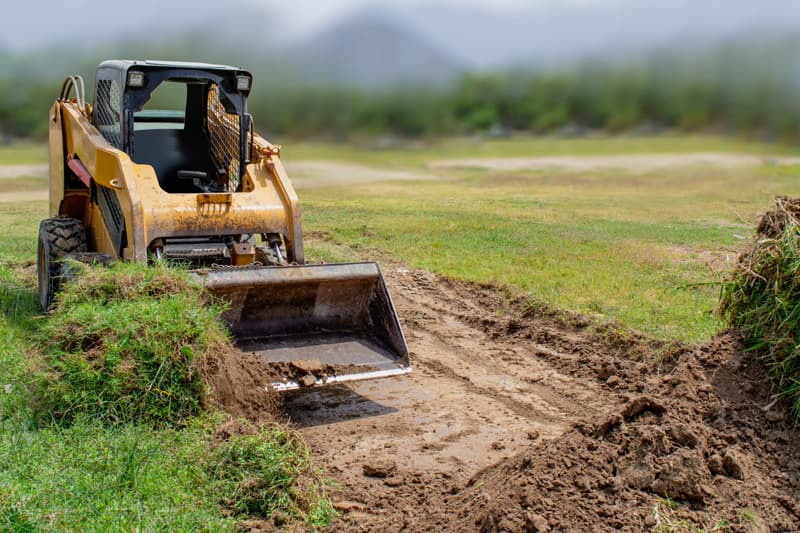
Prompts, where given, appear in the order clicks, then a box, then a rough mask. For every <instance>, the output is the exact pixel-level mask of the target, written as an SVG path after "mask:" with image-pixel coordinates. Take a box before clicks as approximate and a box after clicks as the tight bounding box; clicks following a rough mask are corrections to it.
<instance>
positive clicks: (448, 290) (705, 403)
mask: <svg viewBox="0 0 800 533" xmlns="http://www.w3.org/2000/svg"><path fill="white" fill-rule="evenodd" d="M405 272H406V273H404V274H402V275H399V274H397V273H390V274H389V275H388V278H389V285H390V289H391V290H392V294H393V296H394V297H395V301H396V302H397V304H398V307H399V312H400V316H401V317H402V318H404V319H405V320H406V324H405V326H406V332H407V334H409V344H410V348H411V349H412V351H413V352H414V353H415V356H416V358H415V359H413V360H412V364H415V365H416V366H417V369H418V370H417V372H419V371H420V370H419V369H420V368H421V369H422V372H424V373H426V374H429V375H430V376H431V378H428V377H425V376H423V377H416V378H415V377H414V374H412V377H411V378H410V379H411V380H413V379H420V380H423V379H425V380H428V381H426V382H425V383H427V385H426V387H428V389H427V392H428V394H429V395H431V396H433V397H431V398H429V399H428V400H427V402H428V405H431V406H433V407H432V411H433V412H436V411H443V412H446V413H453V414H451V415H448V416H450V417H451V418H453V417H454V416H455V413H457V411H456V409H455V408H456V407H458V406H453V405H450V404H447V403H444V402H440V401H439V400H438V399H437V398H436V397H435V394H436V391H435V390H432V389H431V388H430V387H431V385H430V383H432V382H433V380H452V381H453V382H454V383H456V384H460V385H461V386H462V387H463V390H464V401H465V402H468V403H470V410H473V411H474V410H478V409H480V404H481V402H486V401H487V400H489V399H492V398H500V399H504V401H505V403H506V404H507V405H509V406H511V407H513V408H514V413H516V414H517V418H518V419H519V420H520V423H521V422H522V421H524V420H525V417H526V416H527V415H530V416H538V415H536V413H534V412H532V411H534V410H535V406H536V405H538V404H531V405H533V406H534V407H528V406H527V404H524V402H523V401H522V400H519V401H517V400H515V401H514V402H511V400H510V396H508V394H511V393H512V392H514V391H513V390H511V391H510V392H509V393H505V392H503V391H502V390H501V389H499V388H498V389H496V390H494V391H488V390H486V389H485V388H482V387H479V386H478V384H477V383H476V382H474V380H475V379H476V378H475V377H474V376H476V373H475V371H474V370H473V371H471V372H470V373H469V374H463V373H460V372H462V370H461V368H460V367H461V366H465V365H473V368H478V367H477V366H474V365H481V368H490V369H495V370H496V371H497V372H498V373H499V372H500V371H501V370H503V369H506V370H503V371H504V372H507V371H508V369H513V372H512V373H506V374H503V375H504V376H505V377H504V378H503V380H504V381H509V380H518V381H519V382H520V383H524V371H525V370H524V369H525V368H528V369H529V372H530V376H531V380H530V381H531V384H530V387H531V388H530V389H529V390H530V391H532V392H531V393H528V394H535V393H536V391H538V390H540V389H541V388H542V387H545V386H549V385H551V384H549V383H547V378H546V376H552V379H554V380H557V381H554V382H553V386H558V383H559V382H563V381H564V380H565V379H566V378H565V376H566V377H568V378H569V379H570V381H569V383H570V387H571V388H572V389H573V390H575V389H578V391H579V390H580V389H582V388H585V389H586V390H587V391H592V393H591V401H590V400H580V401H582V402H585V403H584V404H578V405H576V406H574V407H575V409H576V410H578V411H582V414H581V415H580V416H577V417H575V418H574V419H572V422H571V423H570V424H569V425H568V426H566V428H565V430H563V431H561V432H560V433H558V434H555V435H546V434H542V435H539V434H538V433H537V432H535V431H528V438H527V440H526V439H524V438H523V439H521V440H520V439H518V438H516V437H515V438H513V439H512V438H510V437H507V438H505V439H503V438H499V439H497V440H496V441H495V442H493V443H492V444H491V446H489V443H486V444H487V447H486V449H487V450H488V452H486V456H485V460H486V464H485V466H484V467H483V468H482V469H478V470H476V471H473V472H472V473H471V475H470V477H468V478H466V479H463V480H462V479H461V475H462V473H463V472H465V471H467V470H468V469H467V468H465V467H464V466H458V467H456V468H453V469H452V470H448V468H447V465H444V464H442V465H441V468H440V467H439V464H438V461H441V460H444V459H442V458H443V457H445V456H444V455H442V453H440V450H442V449H444V448H445V447H447V446H450V445H451V444H453V442H454V441H455V439H459V438H461V434H452V436H448V435H447V434H446V435H445V436H444V437H443V438H441V439H440V440H439V441H438V442H436V443H434V444H433V445H429V446H427V447H426V446H423V447H422V448H420V449H419V450H420V451H419V452H417V453H419V454H422V455H428V456H429V457H428V462H427V463H426V462H425V461H424V460H422V459H414V460H413V461H409V460H408V458H406V459H401V458H398V455H397V454H398V453H399V452H398V449H396V448H394V447H389V445H388V444H387V448H388V449H387V452H386V454H385V455H383V456H382V455H381V454H380V453H376V452H375V450H376V449H377V446H376V447H374V448H371V452H370V454H369V455H368V456H367V458H366V459H361V461H362V463H363V464H362V465H357V463H356V461H355V460H353V461H349V460H348V461H349V462H346V461H345V460H344V459H343V458H342V455H343V454H347V453H349V452H346V450H347V449H349V448H352V449H353V450H355V451H354V452H353V454H354V455H352V456H351V457H352V458H353V459H358V458H359V457H363V454H361V455H355V453H356V452H357V451H358V449H359V446H362V444H360V442H359V439H361V441H362V442H363V441H364V439H370V440H375V439H377V438H378V436H376V433H375V431H376V430H375V429H374V428H376V427H378V426H377V424H379V423H381V422H380V421H378V420H376V419H375V418H371V419H369V418H368V419H365V421H364V423H363V424H360V425H358V426H356V425H354V424H348V425H347V426H345V427H343V428H342V431H340V432H337V431H336V430H335V428H332V429H330V430H329V431H327V432H326V433H324V435H323V436H324V439H325V440H326V441H327V442H333V440H334V439H335V441H336V442H337V445H336V453H335V454H334V453H331V454H330V455H329V457H330V459H328V460H329V461H330V463H331V464H332V465H334V467H333V472H334V473H336V472H338V473H339V474H338V475H337V477H340V478H341V479H343V480H344V482H345V483H346V484H348V486H347V487H346V488H344V489H343V490H342V493H341V494H339V495H337V496H338V497H339V498H340V499H342V500H343V501H341V502H339V508H340V510H342V511H343V513H344V515H343V517H342V519H341V520H340V521H339V522H337V523H336V524H334V525H333V526H332V530H337V531H339V530H345V531H373V530H378V529H380V530H385V531H481V532H493V531H497V532H500V531H507V532H523V531H551V530H552V531H604V530H609V529H621V530H627V531H642V530H650V529H653V528H656V527H661V528H665V527H666V528H669V527H672V528H673V529H671V530H683V529H688V528H690V527H705V528H708V529H713V527H715V526H716V525H718V524H720V523H724V524H726V529H725V531H766V530H786V531H796V530H799V529H800V505H798V503H797V502H798V496H799V495H800V448H798V445H797V442H798V433H797V431H796V430H795V429H794V428H793V427H792V426H791V424H790V422H789V419H788V417H787V415H786V406H785V405H784V404H783V403H781V402H776V401H775V398H774V397H773V396H772V395H771V389H770V384H769V379H768V376H767V375H766V373H765V371H764V369H763V366H762V365H761V364H760V363H759V362H758V361H756V360H754V359H753V358H752V357H751V356H750V355H749V354H748V353H746V352H745V351H744V345H743V341H742V339H741V338H740V336H739V335H738V334H737V333H736V332H733V331H728V332H724V333H722V334H720V335H719V336H718V337H717V338H715V339H714V340H713V341H711V342H709V343H706V344H703V345H700V346H687V345H681V344H675V343H673V344H665V343H662V342H659V341H654V340H651V339H648V338H647V337H645V336H642V335H639V334H636V333H632V332H628V331H625V330H623V329H621V328H618V327H615V326H614V325H606V326H597V325H593V324H592V323H591V322H590V321H589V320H587V319H586V318H584V317H580V316H576V315H569V314H564V313H556V312H552V311H550V310H548V309H546V308H544V307H540V306H531V305H530V304H529V303H528V302H527V301H525V300H524V299H522V298H515V297H514V296H513V295H509V293H508V292H507V291H505V290H503V289H501V288H497V287H493V286H481V285H475V284H471V283H463V282H456V281H452V280H447V279H442V278H437V277H435V276H432V275H429V274H425V273H415V272H411V273H408V271H405ZM429 333H430V334H432V335H428V334H429ZM429 336H430V337H433V336H435V337H436V340H437V342H438V341H441V343H442V345H450V346H452V347H453V348H454V351H453V352H448V353H446V354H443V355H441V356H440V355H439V354H436V353H434V348H435V347H436V346H440V345H434V344H431V343H432V342H433V341H432V340H430V339H428V337H429ZM469 336H471V337H473V338H474V341H473V342H472V344H474V345H476V346H477V347H476V348H475V349H476V350H479V351H476V352H470V351H464V350H458V349H457V347H458V346H462V345H464V343H466V342H467V341H466V340H465V339H467V337H469ZM470 345H471V344H470ZM437 349H438V348H437ZM443 349H445V348H443ZM476 356H478V357H476ZM433 357H437V358H440V359H441V361H445V363H442V362H441V361H433V360H432V358H433ZM481 357H482V358H483V359H481ZM451 358H452V360H451ZM447 361H451V362H450V363H449V364H451V365H452V366H450V367H449V368H447V367H446V364H447ZM543 376H545V378H544V379H543ZM497 383H502V381H500V380H497ZM412 385H413V382H412V383H411V384H409V385H408V388H409V390H412ZM519 386H522V385H519ZM358 391H359V393H362V394H366V393H367V392H368V389H358ZM515 397H516V398H522V396H515ZM547 399H548V401H549V402H551V403H552V405H562V404H563V403H564V402H560V400H559V399H558V398H547ZM526 409H527V410H528V412H526ZM564 409H566V410H568V411H569V405H565V406H564ZM498 414H499V413H498ZM393 416H398V417H399V416H403V413H402V412H399V414H397V415H392V414H386V415H384V416H383V418H385V419H386V420H387V422H386V425H387V436H386V441H387V443H391V442H392V439H394V436H393V435H392V433H393V432H394V431H395V430H394V428H397V427H402V426H401V424H400V422H399V421H394V422H391V417H393ZM430 417H431V415H426V417H425V418H426V419H430ZM453 419H454V420H455V418H453ZM421 420H423V421H422V422H420V424H423V425H421V426H419V427H418V428H417V430H416V431H417V432H418V433H424V432H425V431H426V429H425V426H424V424H425V422H424V419H421ZM488 423H489V422H488V421H487V424H488ZM509 424H513V422H509ZM369 427H371V428H373V430H372V431H371V432H370V430H369ZM506 427H507V433H508V434H509V435H512V434H514V432H515V428H514V427H513V426H512V425H507V426H506ZM315 431H316V430H315ZM361 431H364V433H363V434H361V433H359V434H360V435H361V436H360V437H353V438H352V441H351V440H348V438H349V437H348V435H349V434H351V433H358V432H361ZM471 431H475V430H471ZM307 434H309V435H311V436H312V437H313V436H314V435H315V433H314V432H311V431H310V430H309V431H307ZM399 437H400V436H399V435H398V438H399ZM412 437H413V436H412ZM348 442H352V444H350V445H348V447H345V445H346V443H348ZM404 442H405V441H404ZM506 447H508V448H509V450H511V451H512V453H511V454H507V456H506V457H502V454H503V453H504V451H508V450H504V449H505V448H506ZM317 448H319V446H317ZM437 454H438V455H437ZM493 454H497V455H493ZM493 458H495V459H493ZM385 460H392V461H395V462H396V467H395V468H392V469H391V470H387V469H383V470H380V472H385V475H382V476H376V475H374V473H375V472H378V470H376V469H375V468H373V465H374V464H381V462H382V461H385ZM409 462H413V463H415V464H413V465H411V467H409V466H407V465H406V463H409ZM351 463H352V466H351ZM425 464H428V465H430V466H428V467H427V468H421V467H420V465H425ZM357 466H358V470H357V469H356V467H357ZM359 476H361V477H359ZM681 528H683V529H681ZM665 530H666V529H665Z"/></svg>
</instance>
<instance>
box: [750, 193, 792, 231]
mask: <svg viewBox="0 0 800 533" xmlns="http://www.w3.org/2000/svg"><path fill="white" fill-rule="evenodd" d="M789 226H800V198H790V197H788V196H779V197H777V198H776V199H775V208H774V209H772V210H771V211H767V212H766V213H765V214H764V216H763V217H761V220H760V221H759V223H758V226H756V233H757V234H758V236H759V237H762V238H764V237H766V238H769V239H777V238H779V237H780V236H781V235H782V234H783V232H784V231H786V228H788V227H789Z"/></svg>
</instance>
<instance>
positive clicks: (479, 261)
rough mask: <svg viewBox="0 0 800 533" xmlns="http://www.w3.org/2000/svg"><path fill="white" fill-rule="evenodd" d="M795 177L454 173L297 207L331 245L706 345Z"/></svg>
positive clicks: (314, 193) (781, 173)
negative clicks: (742, 252) (761, 227)
mask: <svg viewBox="0 0 800 533" xmlns="http://www.w3.org/2000/svg"><path fill="white" fill-rule="evenodd" d="M798 176H800V167H796V166H789V167H771V166H763V167H757V168H750V169H744V170H721V169H718V168H715V167H708V168H700V167H698V168H693V169H674V170H667V171H659V172H658V173H651V174H644V175H633V174H629V173H624V172H611V171H597V172H590V173H581V174H580V175H576V174H575V173H567V172H564V171H550V172H543V171H536V172H527V173H526V172H516V173H513V174H510V175H509V174H505V173H497V172H492V171H477V170H469V171H463V170H453V171H451V172H449V173H448V176H447V177H448V178H450V179H447V180H440V181H432V180H431V181H418V182H410V183H409V182H394V183H391V182H386V183H372V184H365V185H348V186H346V187H344V186H342V187H338V188H313V189H312V188H309V189H306V190H301V197H302V199H303V201H304V204H305V205H304V214H305V228H306V230H313V231H322V232H326V233H327V234H328V236H329V237H328V238H329V239H331V240H333V241H334V242H339V243H343V244H347V245H354V246H357V247H360V248H367V249H370V250H372V252H370V253H373V254H374V253H378V254H384V255H388V256H390V257H391V258H394V259H395V260H400V261H404V262H406V263H407V264H409V265H411V266H414V267H419V268H425V269H429V270H432V271H435V272H439V273H442V274H445V275H448V276H453V277H457V278H463V279H470V280H475V281H479V282H488V281H498V282H500V283H505V284H508V285H510V286H513V287H516V288H518V289H520V290H522V291H525V292H527V293H528V294H530V295H531V297H533V298H535V299H537V300H540V301H544V302H547V303H549V304H553V305H556V306H558V307H562V308H567V309H570V310H574V311H578V312H582V313H588V314H592V315H595V316H597V317H598V318H601V319H614V320H618V321H620V322H622V323H623V324H625V325H627V326H629V327H633V328H635V329H639V330H642V331H645V332H647V333H650V334H652V335H655V336H656V337H659V338H662V339H681V340H688V341H700V340H704V339H707V338H709V337H710V336H712V335H713V334H714V333H715V332H716V331H717V330H718V329H719V326H720V324H719V321H718V318H717V317H716V315H715V313H714V310H715V309H716V306H717V296H718V292H719V287H718V286H716V285H714V284H715V283H717V282H719V281H720V280H721V273H722V272H725V271H727V270H728V269H729V268H730V267H731V266H732V262H733V261H734V260H735V257H736V252H737V248H738V246H739V245H740V242H741V240H740V239H739V238H737V235H739V236H741V235H749V233H750V232H751V227H752V224H754V223H755V221H756V218H757V213H758V212H759V211H761V210H763V209H764V208H765V206H768V205H769V204H770V202H771V199H772V197H773V196H774V195H776V194H799V193H800V181H798V179H797V178H798ZM318 246H319V245H317V244H316V243H314V242H311V245H310V247H309V250H310V253H320V252H318V251H317V250H318V248H317V247H318ZM322 252H324V250H322ZM368 255H369V254H368Z"/></svg>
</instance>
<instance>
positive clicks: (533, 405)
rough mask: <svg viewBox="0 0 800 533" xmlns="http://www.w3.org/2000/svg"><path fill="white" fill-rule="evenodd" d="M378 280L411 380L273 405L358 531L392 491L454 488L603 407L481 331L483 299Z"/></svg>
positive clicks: (441, 284) (487, 309)
mask: <svg viewBox="0 0 800 533" xmlns="http://www.w3.org/2000/svg"><path fill="white" fill-rule="evenodd" d="M386 277H387V282H388V284H389V286H390V290H391V293H392V295H393V297H394V300H395V305H396V307H397V310H398V314H399V315H400V318H401V321H402V322H403V326H404V330H405V333H406V335H407V338H408V343H409V348H410V350H411V352H412V356H411V357H412V359H411V361H412V366H413V367H414V372H412V373H411V374H410V375H408V376H404V377H398V378H390V379H384V380H379V381H369V382H361V383H354V384H350V385H346V386H344V385H342V386H331V387H327V388H321V389H312V390H308V391H298V392H295V393H291V394H288V395H287V396H286V397H285V401H284V408H285V411H286V412H287V414H288V415H289V417H290V418H291V419H292V420H293V422H294V423H295V424H297V426H298V427H299V428H300V430H301V432H302V433H303V435H304V436H305V438H306V439H307V441H308V442H309V444H310V445H311V447H312V449H313V450H314V452H315V455H316V457H317V460H318V462H319V463H320V464H321V465H322V466H323V467H324V468H325V469H326V470H327V471H328V472H329V473H330V474H331V475H332V476H333V477H334V478H335V479H336V480H337V481H339V482H340V483H341V487H340V488H339V489H337V490H336V493H335V494H334V497H335V500H337V501H338V502H339V503H338V506H339V507H340V508H341V509H343V510H345V511H347V517H348V520H355V521H356V522H358V519H359V517H361V518H362V519H363V520H365V521H366V522H367V523H369V522H370V521H371V520H372V518H374V517H375V516H376V515H382V514H385V513H386V512H389V511H390V510H391V509H390V508H391V505H392V504H391V502H392V501H393V499H395V498H397V497H398V494H401V493H402V494H407V496H408V497H409V498H411V499H412V500H413V499H418V498H424V497H425V494H426V492H427V491H430V490H433V491H437V492H447V491H457V490H460V488H462V487H463V486H464V485H465V484H466V483H468V481H469V479H470V478H471V477H472V476H474V475H475V474H476V473H477V472H479V471H480V470H481V469H483V468H486V467H488V466H490V465H493V464H495V463H497V462H499V461H501V460H503V459H505V458H507V457H510V456H512V455H514V454H515V453H517V452H519V451H520V450H522V449H524V448H525V447H527V446H529V445H530V442H531V440H538V439H541V440H545V439H551V438H555V437H557V436H559V435H561V434H562V433H564V432H565V431H566V430H568V429H569V428H570V427H571V426H572V425H573V424H574V423H575V422H576V421H577V420H578V419H579V418H580V417H582V416H585V414H586V412H587V411H592V410H595V409H600V408H601V407H603V406H605V407H607V406H608V405H607V404H608V402H609V401H612V400H609V399H608V398H606V396H607V395H606V394H604V392H603V391H602V390H601V388H600V387H599V386H598V385H597V383H595V382H592V381H590V380H584V379H581V378H575V377H572V376H570V375H568V374H565V373H562V372H561V371H559V370H557V369H556V368H554V367H553V366H552V365H550V364H548V363H546V362H543V361H542V360H541V359H540V358H539V356H538V355H537V349H536V348H535V346H534V347H533V349H531V347H530V346H528V347H526V346H521V345H519V344H518V343H516V342H514V341H513V340H512V339H506V338H503V337H500V338H497V337H495V336H494V335H493V333H492V332H491V331H488V330H486V329H484V328H482V327H481V323H482V322H487V323H491V322H492V321H493V320H495V318H496V316H495V314H494V313H495V309H496V306H497V304H498V302H497V301H488V300H486V298H489V297H492V298H496V297H497V296H496V295H495V296H492V293H491V291H486V292H485V293H482V292H480V291H477V290H472V291H470V289H468V288H460V287H457V286H455V285H453V284H451V283H450V282H449V281H447V280H443V279H440V278H437V277H435V276H434V275H432V274H428V273H424V272H416V271H408V270H405V269H395V270H391V271H389V272H387V273H386ZM552 351H554V352H556V353H557V350H555V349H553V350H552ZM564 357H568V356H567V355H566V354H564ZM612 402H613V401H612ZM421 487H424V488H422V489H421Z"/></svg>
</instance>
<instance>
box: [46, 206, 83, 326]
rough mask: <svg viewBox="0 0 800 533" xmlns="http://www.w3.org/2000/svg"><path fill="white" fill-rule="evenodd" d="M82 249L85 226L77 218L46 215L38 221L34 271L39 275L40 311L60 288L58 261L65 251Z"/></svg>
mask: <svg viewBox="0 0 800 533" xmlns="http://www.w3.org/2000/svg"><path fill="white" fill-rule="evenodd" d="M86 250H87V246H86V229H85V228H84V227H83V222H81V221H80V220H78V219H77V218H70V217H57V218H48V219H45V220H42V222H41V224H39V244H38V247H37V253H36V272H37V274H38V276H39V304H40V305H41V306H42V310H44V311H48V310H49V309H50V306H51V305H52V304H53V299H54V298H55V295H56V293H57V292H58V291H59V289H60V288H61V263H60V260H61V259H63V258H64V257H66V256H68V255H69V254H73V253H81V252H86Z"/></svg>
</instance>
